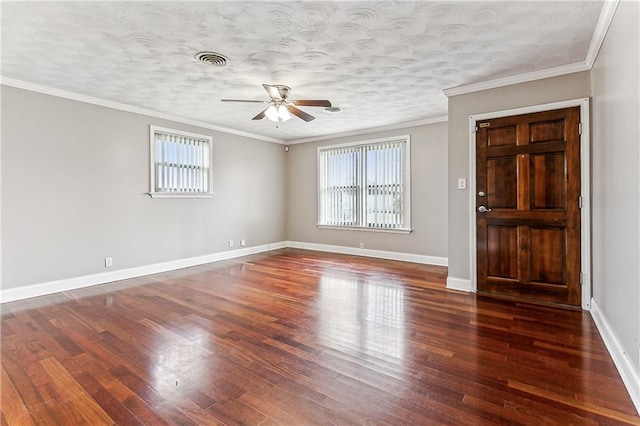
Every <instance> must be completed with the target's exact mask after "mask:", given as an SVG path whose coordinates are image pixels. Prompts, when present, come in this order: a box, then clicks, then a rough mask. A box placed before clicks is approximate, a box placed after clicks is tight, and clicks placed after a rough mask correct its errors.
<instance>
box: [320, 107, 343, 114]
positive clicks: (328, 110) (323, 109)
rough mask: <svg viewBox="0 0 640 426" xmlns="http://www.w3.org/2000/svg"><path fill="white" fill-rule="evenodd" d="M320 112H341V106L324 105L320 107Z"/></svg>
mask: <svg viewBox="0 0 640 426" xmlns="http://www.w3.org/2000/svg"><path fill="white" fill-rule="evenodd" d="M322 112H326V113H327V114H339V113H341V112H342V108H340V107H335V106H334V107H326V108H322Z"/></svg>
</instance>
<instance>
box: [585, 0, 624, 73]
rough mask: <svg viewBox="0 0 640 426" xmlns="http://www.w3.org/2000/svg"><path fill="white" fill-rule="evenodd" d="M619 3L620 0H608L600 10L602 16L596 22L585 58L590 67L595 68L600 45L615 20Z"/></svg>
mask: <svg viewBox="0 0 640 426" xmlns="http://www.w3.org/2000/svg"><path fill="white" fill-rule="evenodd" d="M618 3H619V0H607V1H605V2H604V5H603V6H602V11H601V12H600V17H599V18H598V23H597V24H596V29H595V30H594V32H593V37H592V38H591V44H590V45H589V50H587V57H586V58H585V60H584V61H585V63H586V64H587V66H588V67H589V69H591V68H593V64H594V63H595V62H596V58H597V57H598V52H600V47H602V43H603V42H604V38H605V36H606V35H607V31H609V25H611V21H612V20H613V15H614V14H615V12H616V9H617V8H618Z"/></svg>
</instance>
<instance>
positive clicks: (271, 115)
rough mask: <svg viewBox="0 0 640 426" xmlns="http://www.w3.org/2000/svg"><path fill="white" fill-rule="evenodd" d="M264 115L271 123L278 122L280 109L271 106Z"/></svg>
mask: <svg viewBox="0 0 640 426" xmlns="http://www.w3.org/2000/svg"><path fill="white" fill-rule="evenodd" d="M264 115H265V116H266V117H267V118H268V119H269V120H271V121H276V122H277V121H278V118H279V114H278V109H277V108H276V106H275V105H270V106H269V108H267V110H266V111H265V112H264Z"/></svg>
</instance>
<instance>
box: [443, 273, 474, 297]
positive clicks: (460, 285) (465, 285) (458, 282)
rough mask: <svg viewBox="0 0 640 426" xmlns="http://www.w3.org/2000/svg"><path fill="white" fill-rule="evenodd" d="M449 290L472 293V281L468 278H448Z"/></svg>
mask: <svg viewBox="0 0 640 426" xmlns="http://www.w3.org/2000/svg"><path fill="white" fill-rule="evenodd" d="M447 289H448V290H457V291H466V292H467V293H471V291H472V288H471V280H469V279H466V278H455V277H447Z"/></svg>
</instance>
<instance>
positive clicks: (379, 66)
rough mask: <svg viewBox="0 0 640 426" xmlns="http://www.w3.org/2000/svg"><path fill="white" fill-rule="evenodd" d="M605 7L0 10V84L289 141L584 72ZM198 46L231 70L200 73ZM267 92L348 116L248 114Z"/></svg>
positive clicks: (249, 5) (73, 5)
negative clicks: (482, 87)
mask: <svg viewBox="0 0 640 426" xmlns="http://www.w3.org/2000/svg"><path fill="white" fill-rule="evenodd" d="M602 6H603V2H602V1H547V2H534V1H492V2H481V1H473V2H471V1H468V2H461V1H457V2H431V1H418V2H400V1H392V2H391V1H389V2H387V1H385V2H382V1H370V2H360V1H340V2H338V1H309V2H302V1H295V2H288V1H285V2H267V1H249V2H244V1H224V2H2V4H1V8H2V9H1V13H2V68H1V74H2V76H3V78H5V79H6V78H8V79H15V80H21V81H26V82H30V83H35V84H39V85H44V86H48V87H51V88H55V89H60V90H64V91H69V92H74V93H77V94H81V95H86V96H91V97H96V98H100V99H104V100H108V101H114V102H120V103H124V104H128V105H132V106H135V107H141V108H146V109H149V110H153V111H158V112H161V113H165V114H171V115H173V116H177V117H183V118H185V119H189V120H196V121H199V122H203V123H208V124H209V125H211V126H214V127H215V126H220V127H224V128H227V129H234V130H238V131H241V132H248V133H251V134H255V135H260V136H266V137H270V138H276V139H280V140H285V141H290V140H297V139H304V138H313V137H318V136H322V135H327V134H336V133H345V132H352V131H357V130H360V129H367V128H376V127H381V126H391V125H395V124H398V123H404V122H413V121H419V120H426V119H430V118H435V117H441V116H444V115H446V114H447V98H446V96H445V95H444V94H443V93H442V90H443V89H446V88H452V87H458V86H463V85H469V84H474V83H481V82H485V81H491V80H495V79H500V78H505V77H509V76H514V75H519V74H525V73H530V72H535V71H541V70H546V69H549V68H555V67H562V66H565V65H570V64H575V63H580V62H584V61H585V58H586V55H587V52H588V49H589V45H590V43H591V40H592V38H593V36H594V31H596V24H597V22H598V17H599V15H600V11H601V10H602ZM203 50H211V51H215V52H218V53H221V54H223V55H225V56H227V57H228V58H229V63H228V65H227V66H226V67H222V68H221V67H213V66H210V65H206V64H202V63H198V62H197V61H196V60H195V59H194V55H195V54H196V53H197V52H199V51H203ZM262 83H272V84H286V85H289V86H291V88H292V89H293V90H292V94H291V99H294V100H295V99H329V100H330V101H331V102H332V103H333V104H334V105H335V106H339V107H341V108H343V112H342V113H341V114H338V115H328V114H324V113H323V112H321V108H313V107H301V109H303V110H304V111H306V112H308V113H311V114H313V115H315V116H316V117H317V118H316V120H314V121H312V122H309V123H306V122H304V121H302V120H300V119H298V118H295V117H294V118H293V119H292V120H290V121H288V122H286V123H282V124H280V125H279V128H276V126H275V123H273V122H270V121H268V120H266V119H263V120H261V121H253V120H251V118H252V117H253V116H254V115H256V114H257V113H258V112H259V111H260V110H262V109H263V108H264V107H263V105H261V104H248V103H247V104H245V103H222V102H220V99H222V98H240V99H264V100H267V99H268V96H267V93H266V92H265V91H264V90H263V88H262V86H261V84H262Z"/></svg>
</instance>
